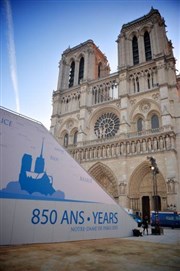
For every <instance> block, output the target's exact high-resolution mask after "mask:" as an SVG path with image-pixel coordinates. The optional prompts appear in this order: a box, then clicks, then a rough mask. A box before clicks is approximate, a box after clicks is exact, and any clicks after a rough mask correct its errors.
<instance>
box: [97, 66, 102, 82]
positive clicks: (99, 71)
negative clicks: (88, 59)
mask: <svg viewBox="0 0 180 271" xmlns="http://www.w3.org/2000/svg"><path fill="white" fill-rule="evenodd" d="M101 69H102V63H101V62H100V63H99V64H98V78H100V77H101Z"/></svg>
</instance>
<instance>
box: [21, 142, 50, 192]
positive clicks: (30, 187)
mask: <svg viewBox="0 0 180 271" xmlns="http://www.w3.org/2000/svg"><path fill="white" fill-rule="evenodd" d="M43 146H44V141H43V143H42V147H41V153H40V156H39V157H37V158H36V162H35V168H34V171H31V167H32V156H31V155H30V154H27V153H25V154H24V155H23V157H22V163H21V171H20V174H19V183H20V185H21V189H22V190H26V191H27V192H29V193H30V194H32V193H34V192H39V193H41V194H44V195H48V194H49V195H52V194H53V193H54V192H55V189H54V188H53V177H52V176H49V175H47V173H46V171H44V165H45V161H44V158H43Z"/></svg>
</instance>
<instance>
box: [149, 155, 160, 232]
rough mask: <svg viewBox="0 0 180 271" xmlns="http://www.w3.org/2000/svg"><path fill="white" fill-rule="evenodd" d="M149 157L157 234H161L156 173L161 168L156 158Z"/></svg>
mask: <svg viewBox="0 0 180 271" xmlns="http://www.w3.org/2000/svg"><path fill="white" fill-rule="evenodd" d="M147 159H148V160H149V161H150V162H151V171H152V176H153V197H154V201H153V203H154V212H155V234H160V227H159V220H158V212H159V206H158V205H159V204H158V197H157V178H156V175H157V174H158V173H159V169H158V167H157V164H156V159H155V158H153V157H152V156H147Z"/></svg>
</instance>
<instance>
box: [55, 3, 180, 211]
mask: <svg viewBox="0 0 180 271" xmlns="http://www.w3.org/2000/svg"><path fill="white" fill-rule="evenodd" d="M165 27H166V25H165V20H164V19H163V18H162V17H161V15H160V13H159V11H158V10H156V9H153V8H152V9H151V10H150V12H149V13H148V14H147V15H145V16H143V17H141V18H139V19H137V20H134V21H132V22H129V23H127V24H124V25H123V26H122V29H121V32H120V34H119V35H118V37H117V41H116V42H117V49H118V68H117V72H115V73H112V74H111V73H110V67H109V64H108V60H107V58H106V56H105V55H104V54H103V53H102V52H101V50H100V49H99V48H98V47H97V46H96V45H95V43H94V42H93V41H92V40H87V41H85V42H84V43H81V44H79V45H77V46H75V47H73V48H68V49H66V50H65V51H64V52H63V53H62V57H61V60H60V62H59V77H58V84H57V90H56V91H54V92H53V112H52V117H51V133H52V134H53V135H54V136H55V138H56V139H57V140H58V142H59V143H60V144H61V145H63V146H64V147H65V148H67V150H68V152H69V153H70V154H71V155H72V156H73V157H74V159H76V160H77V161H78V162H79V163H80V164H81V165H82V167H83V168H84V169H85V170H86V171H88V172H89V174H90V175H91V176H92V177H93V178H94V179H96V180H97V182H99V184H100V185H101V186H102V187H103V188H104V189H105V190H106V191H107V192H108V193H109V194H110V195H111V196H113V197H114V199H115V200H116V201H117V203H119V204H120V205H121V206H123V207H126V208H130V209H132V210H133V211H134V212H139V213H141V214H142V215H145V214H147V215H148V216H149V215H150V211H151V210H153V209H154V204H155V201H158V209H159V210H162V211H165V210H171V211H179V210H180V95H179V94H178V90H179V87H178V86H179V83H180V78H179V76H177V75H176V66H175V64H176V63H175V62H176V61H175V58H174V55H173V47H172V43H171V41H170V40H168V38H167V36H166V28H165ZM147 157H153V158H154V159H156V164H157V167H158V172H156V173H157V174H154V172H153V170H152V168H151V164H150V161H149V160H148V159H147ZM69 170H71V165H69ZM72 182H73V180H72ZM155 188H156V191H155ZM155 192H156V194H155ZM94 193H96V192H95V191H94ZM156 208H157V206H156Z"/></svg>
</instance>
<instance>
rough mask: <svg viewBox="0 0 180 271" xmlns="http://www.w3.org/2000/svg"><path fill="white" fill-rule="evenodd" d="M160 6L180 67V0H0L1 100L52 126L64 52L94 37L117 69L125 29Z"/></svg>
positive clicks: (113, 68)
mask: <svg viewBox="0 0 180 271" xmlns="http://www.w3.org/2000/svg"><path fill="white" fill-rule="evenodd" d="M152 6H153V8H155V9H158V10H159V12H160V13H161V15H162V17H164V19H165V22H166V25H167V28H166V30H167V36H168V38H169V39H170V40H172V43H173V46H174V55H175V58H176V59H177V64H176V68H177V69H178V70H179V71H180V50H179V48H180V0H139V1H138V0H125V1H123V0H90V1H88V0H0V12H1V13H0V20H1V21H0V38H1V41H0V63H1V65H0V94H1V95H0V104H1V106H4V107H6V108H8V109H11V110H13V111H16V112H19V113H21V114H23V115H26V116H28V117H30V118H33V119H35V120H38V121H40V122H42V123H43V124H44V125H45V126H46V127H47V129H49V128H50V118H51V113H52V92H53V90H56V88H57V80H58V71H59V70H58V63H59V61H60V58H61V54H62V53H63V51H64V50H65V49H67V48H68V47H69V46H70V47H73V46H76V45H78V44H79V43H82V42H84V41H86V40H88V39H92V40H93V41H94V43H95V44H96V45H97V46H99V48H100V50H101V51H102V52H103V53H104V54H105V55H106V56H107V59H108V61H109V63H110V67H111V72H115V71H116V70H117V43H116V42H115V41H116V39H117V37H118V35H119V33H120V30H121V27H122V25H123V24H124V23H128V22H130V21H132V20H134V19H137V18H139V17H141V16H143V15H146V14H147V13H148V12H149V11H150V9H151V7H152Z"/></svg>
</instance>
